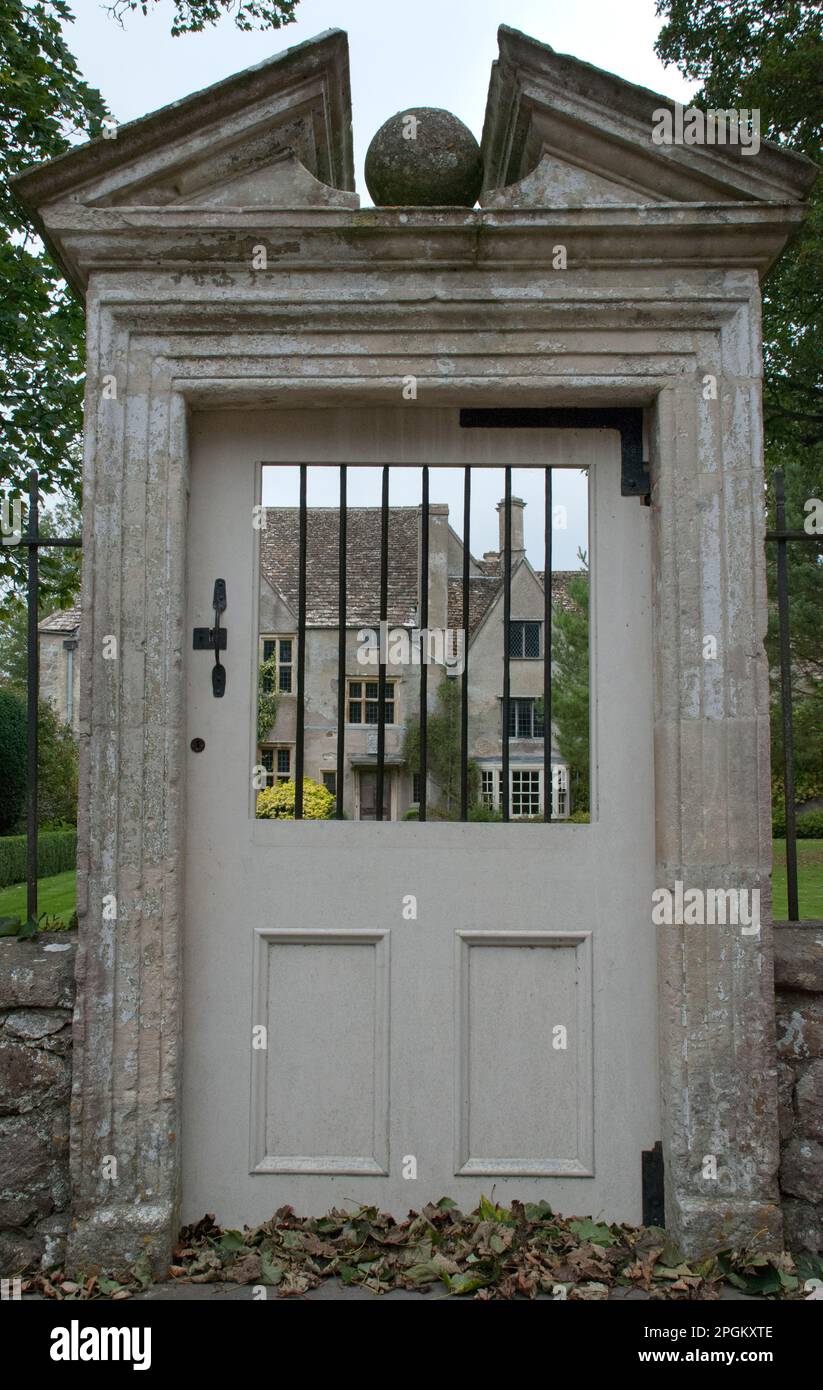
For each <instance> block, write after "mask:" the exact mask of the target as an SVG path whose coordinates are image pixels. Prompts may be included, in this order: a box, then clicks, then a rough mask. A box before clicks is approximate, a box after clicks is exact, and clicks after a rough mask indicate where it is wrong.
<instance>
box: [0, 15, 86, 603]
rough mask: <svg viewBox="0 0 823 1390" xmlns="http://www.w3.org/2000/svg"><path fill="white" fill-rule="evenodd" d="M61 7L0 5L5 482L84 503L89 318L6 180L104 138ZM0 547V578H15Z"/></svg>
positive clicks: (0, 446)
mask: <svg viewBox="0 0 823 1390" xmlns="http://www.w3.org/2000/svg"><path fill="white" fill-rule="evenodd" d="M71 20H72V14H71V11H70V9H69V7H68V5H67V4H66V3H65V0H39V3H37V4H31V3H25V2H24V0H0V55H2V56H1V57H0V161H1V162H2V165H3V171H4V175H5V179H4V182H3V183H2V185H0V380H2V386H0V418H2V422H3V428H2V435H0V477H2V478H3V479H4V480H6V481H7V482H8V485H9V490H10V492H12V493H13V494H14V495H15V496H19V495H20V493H21V491H22V490H23V488H24V486H25V480H26V478H27V475H28V473H29V472H30V470H31V469H32V468H33V467H36V468H38V469H39V470H40V473H41V480H42V485H43V489H44V492H46V493H53V492H60V491H62V492H63V493H65V494H67V495H71V496H73V497H74V499H75V500H79V494H80V456H81V455H80V444H79V438H80V430H81V425H82V398H83V381H82V373H83V312H82V308H81V306H80V305H79V304H78V302H77V301H76V299H75V298H74V297H73V295H72V294H71V293H70V292H69V290H68V289H67V287H66V284H65V282H64V280H63V278H62V275H61V272H60V271H59V270H58V268H57V266H56V265H55V263H54V261H53V260H52V259H51V257H50V256H49V255H48V253H47V252H46V251H45V250H44V248H43V246H42V244H41V242H40V240H39V237H38V235H37V232H36V230H35V229H34V228H33V227H32V226H31V225H30V224H29V222H28V220H27V218H26V216H25V214H24V213H23V211H22V209H21V208H20V207H19V205H18V204H17V202H16V200H15V198H14V196H13V194H12V192H11V188H10V186H9V183H8V180H9V179H10V178H11V177H12V176H13V175H15V174H17V173H19V172H21V171H22V170H23V169H26V168H29V167H30V166H31V165H33V164H37V163H39V162H40V161H41V160H43V159H53V158H55V157H56V156H57V155H61V154H63V153H64V152H65V151H66V150H68V149H69V148H70V144H71V141H70V136H72V135H77V134H82V135H84V136H94V135H97V134H99V133H100V129H101V122H102V119H103V117H104V115H105V114H106V108H105V104H104V102H103V98H102V97H101V95H100V93H99V92H98V91H96V90H95V89H94V88H93V87H89V86H88V85H87V84H86V83H85V82H84V81H83V79H82V77H81V75H80V72H79V70H78V67H77V64H76V62H75V60H74V58H73V57H72V54H71V52H70V51H69V49H68V47H67V44H66V41H65V38H64V37H63V32H62V27H61V26H62V24H64V23H70V22H71ZM15 559H16V557H15V552H14V550H13V549H12V548H11V547H8V546H3V547H2V548H1V549H0V579H3V578H5V579H8V577H9V576H11V575H12V574H13V573H14V572H15Z"/></svg>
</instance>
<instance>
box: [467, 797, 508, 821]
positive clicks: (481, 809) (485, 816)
mask: <svg viewBox="0 0 823 1390" xmlns="http://www.w3.org/2000/svg"><path fill="white" fill-rule="evenodd" d="M502 819H503V814H502V812H501V811H495V809H494V807H493V806H487V805H486V803H485V801H476V802H475V803H474V805H473V806H470V807H469V820H471V821H502Z"/></svg>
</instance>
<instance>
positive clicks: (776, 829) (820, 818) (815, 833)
mask: <svg viewBox="0 0 823 1390" xmlns="http://www.w3.org/2000/svg"><path fill="white" fill-rule="evenodd" d="M796 824H797V838H798V840H823V811H805V812H804V813H803V814H802V815H800V816H798V817H797V821H796ZM785 834H786V816H785V813H782V812H781V813H779V814H778V815H775V816H773V817H772V835H773V836H774V838H775V839H776V840H782V839H783V838H784V837H785Z"/></svg>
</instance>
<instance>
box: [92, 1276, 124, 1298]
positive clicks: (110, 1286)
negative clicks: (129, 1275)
mask: <svg viewBox="0 0 823 1390" xmlns="http://www.w3.org/2000/svg"><path fill="white" fill-rule="evenodd" d="M95 1283H96V1284H97V1287H98V1289H99V1290H100V1292H101V1293H105V1294H112V1293H117V1290H118V1289H122V1287H123V1285H122V1284H118V1282H117V1280H116V1279H107V1278H106V1277H105V1275H103V1274H98V1276H97V1279H96V1280H95Z"/></svg>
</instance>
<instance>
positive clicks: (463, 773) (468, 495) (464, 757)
mask: <svg viewBox="0 0 823 1390" xmlns="http://www.w3.org/2000/svg"><path fill="white" fill-rule="evenodd" d="M471 505H472V471H471V468H470V467H469V466H468V464H467V465H466V467H465V468H464V469H463V673H462V674H463V681H462V691H461V699H460V819H461V820H468V819H469V618H470V613H469V558H470V546H471Z"/></svg>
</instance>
